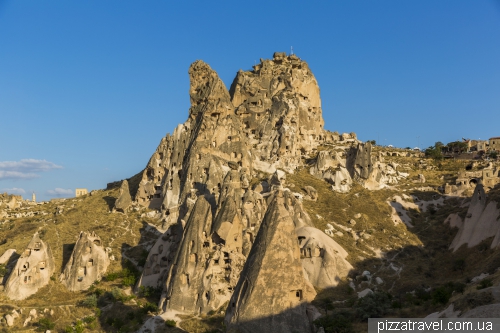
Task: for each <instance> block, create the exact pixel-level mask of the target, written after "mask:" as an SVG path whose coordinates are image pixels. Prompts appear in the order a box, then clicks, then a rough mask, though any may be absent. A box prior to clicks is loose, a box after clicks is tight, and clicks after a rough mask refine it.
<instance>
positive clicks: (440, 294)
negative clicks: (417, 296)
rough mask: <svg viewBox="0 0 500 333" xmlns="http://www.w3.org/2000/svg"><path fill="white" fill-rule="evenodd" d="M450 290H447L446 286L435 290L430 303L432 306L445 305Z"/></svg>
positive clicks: (449, 295) (448, 298)
mask: <svg viewBox="0 0 500 333" xmlns="http://www.w3.org/2000/svg"><path fill="white" fill-rule="evenodd" d="M451 293H452V290H450V289H449V288H447V287H446V286H442V287H438V288H436V289H435V290H434V291H433V292H432V294H431V297H432V303H433V304H443V305H444V304H446V303H448V301H449V300H450V297H451Z"/></svg>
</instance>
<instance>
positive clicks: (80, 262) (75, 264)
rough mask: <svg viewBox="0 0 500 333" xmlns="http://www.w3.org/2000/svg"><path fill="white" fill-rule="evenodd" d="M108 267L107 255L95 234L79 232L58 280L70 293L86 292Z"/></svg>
mask: <svg viewBox="0 0 500 333" xmlns="http://www.w3.org/2000/svg"><path fill="white" fill-rule="evenodd" d="M108 266H109V258H108V254H107V253H106V251H105V250H104V247H103V245H102V241H101V238H100V237H99V236H97V235H96V234H95V232H85V231H82V232H80V236H79V237H78V240H77V241H76V244H75V247H74V248H73V252H72V253H71V257H70V259H69V261H68V263H67V264H66V267H65V268H64V272H63V273H62V274H61V276H60V278H59V280H60V281H61V282H62V283H63V284H64V285H65V286H66V288H68V289H69V290H71V291H78V290H86V289H88V288H89V287H90V286H91V285H92V283H94V281H99V280H100V279H101V277H102V276H103V275H104V273H106V269H107V268H108Z"/></svg>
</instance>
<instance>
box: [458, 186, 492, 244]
mask: <svg viewBox="0 0 500 333" xmlns="http://www.w3.org/2000/svg"><path fill="white" fill-rule="evenodd" d="M486 199H487V197H486V193H485V191H484V187H483V184H481V183H479V184H477V185H476V188H475V189H474V194H473V195H472V199H471V202H470V205H469V209H468V210H467V215H466V217H465V220H464V221H463V224H462V223H455V224H458V225H461V227H460V230H459V231H458V233H457V235H456V236H455V238H454V239H453V242H452V243H451V245H450V249H453V251H456V250H458V249H459V248H460V246H462V245H463V244H467V246H468V247H473V246H476V245H478V244H479V243H481V242H482V241H483V240H485V239H487V238H489V237H493V236H494V239H493V241H492V243H491V248H495V247H497V246H498V245H500V225H499V223H498V218H499V217H500V210H499V209H498V208H497V203H496V202H495V201H491V202H490V203H488V204H487V200H486ZM458 218H459V219H460V217H458Z"/></svg>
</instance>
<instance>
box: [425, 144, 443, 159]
mask: <svg viewBox="0 0 500 333" xmlns="http://www.w3.org/2000/svg"><path fill="white" fill-rule="evenodd" d="M425 156H427V157H430V158H433V159H435V160H442V159H443V154H442V153H441V147H436V146H430V147H429V148H427V149H426V150H425Z"/></svg>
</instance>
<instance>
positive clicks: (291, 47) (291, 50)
mask: <svg viewBox="0 0 500 333" xmlns="http://www.w3.org/2000/svg"><path fill="white" fill-rule="evenodd" d="M290 55H293V46H290Z"/></svg>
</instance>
